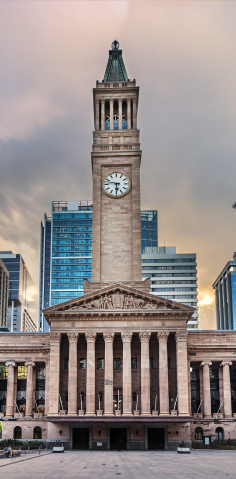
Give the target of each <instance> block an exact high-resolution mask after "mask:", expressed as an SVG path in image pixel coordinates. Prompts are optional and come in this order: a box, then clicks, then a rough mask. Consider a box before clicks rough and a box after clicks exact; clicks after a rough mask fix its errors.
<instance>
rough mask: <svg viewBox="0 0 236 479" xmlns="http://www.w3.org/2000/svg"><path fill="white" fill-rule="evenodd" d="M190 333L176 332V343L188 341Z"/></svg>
mask: <svg viewBox="0 0 236 479" xmlns="http://www.w3.org/2000/svg"><path fill="white" fill-rule="evenodd" d="M187 337H188V331H176V333H175V341H176V342H177V341H187Z"/></svg>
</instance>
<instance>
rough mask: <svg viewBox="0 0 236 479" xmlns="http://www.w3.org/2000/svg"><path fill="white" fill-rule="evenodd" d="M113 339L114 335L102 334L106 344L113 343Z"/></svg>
mask: <svg viewBox="0 0 236 479" xmlns="http://www.w3.org/2000/svg"><path fill="white" fill-rule="evenodd" d="M114 337H115V333H103V339H104V341H106V342H108V343H113V339H114Z"/></svg>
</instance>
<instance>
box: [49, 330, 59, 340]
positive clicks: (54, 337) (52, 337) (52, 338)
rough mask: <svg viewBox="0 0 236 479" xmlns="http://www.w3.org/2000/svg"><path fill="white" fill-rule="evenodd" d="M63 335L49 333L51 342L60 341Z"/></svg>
mask: <svg viewBox="0 0 236 479" xmlns="http://www.w3.org/2000/svg"><path fill="white" fill-rule="evenodd" d="M60 337H61V333H56V332H53V333H49V338H50V341H60Z"/></svg>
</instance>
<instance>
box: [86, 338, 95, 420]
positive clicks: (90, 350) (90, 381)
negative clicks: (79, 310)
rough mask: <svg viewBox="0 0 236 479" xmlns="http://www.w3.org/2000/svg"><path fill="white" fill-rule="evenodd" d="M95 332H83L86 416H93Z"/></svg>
mask: <svg viewBox="0 0 236 479" xmlns="http://www.w3.org/2000/svg"><path fill="white" fill-rule="evenodd" d="M96 337H97V334H96V333H85V338H86V340H87V366H86V368H87V369H86V416H88V415H89V416H95V341H96Z"/></svg>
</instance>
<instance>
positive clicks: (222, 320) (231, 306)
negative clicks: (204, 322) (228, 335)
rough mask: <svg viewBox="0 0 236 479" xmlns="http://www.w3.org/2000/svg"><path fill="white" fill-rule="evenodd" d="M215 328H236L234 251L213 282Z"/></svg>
mask: <svg viewBox="0 0 236 479" xmlns="http://www.w3.org/2000/svg"><path fill="white" fill-rule="evenodd" d="M213 288H214V289H215V304H216V324H217V329H226V330H236V253H234V256H233V261H228V263H227V264H226V266H225V267H224V269H223V270H222V271H221V273H220V275H219V276H218V278H217V279H216V280H215V282H214V283H213Z"/></svg>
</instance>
